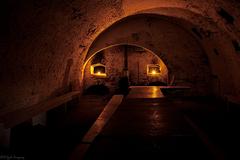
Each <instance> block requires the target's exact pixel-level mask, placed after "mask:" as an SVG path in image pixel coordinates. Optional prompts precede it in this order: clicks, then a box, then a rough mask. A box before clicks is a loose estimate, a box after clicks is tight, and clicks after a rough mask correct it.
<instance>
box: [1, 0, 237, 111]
mask: <svg viewBox="0 0 240 160" xmlns="http://www.w3.org/2000/svg"><path fill="white" fill-rule="evenodd" d="M239 8H240V3H239V2H238V1H236V0H205V1H202V0H198V1H193V0H184V1H179V0H171V1H170V0H134V1H130V0H89V1H87V0H86V1H83V0H71V1H68V0H22V1H19V0H7V1H2V2H1V9H2V11H3V12H4V14H3V16H4V18H3V23H4V24H3V30H1V32H3V34H2V35H3V36H1V42H2V43H1V54H0V90H1V92H0V108H1V109H0V110H1V113H2V114H4V113H6V112H9V111H12V110H16V109H20V108H23V107H29V106H32V105H34V104H36V103H39V102H42V101H44V100H46V99H49V98H52V97H54V96H57V95H59V94H64V93H65V92H67V91H70V90H81V88H80V84H81V83H82V79H81V77H82V76H81V73H82V72H81V71H82V68H83V64H84V60H85V56H86V54H87V52H88V48H89V47H90V46H91V44H92V42H93V41H95V39H96V37H98V35H100V33H101V32H102V31H104V30H106V29H107V28H108V27H109V26H111V24H113V23H114V22H117V21H119V20H121V19H123V18H124V17H128V16H131V15H135V14H145V13H154V14H158V15H164V16H167V17H178V18H180V19H184V20H186V21H189V22H191V23H193V24H194V25H196V29H195V30H197V32H199V34H200V35H201V36H202V37H203V39H205V36H206V37H208V35H209V34H208V33H209V28H210V29H211V27H210V25H211V24H214V25H216V26H217V27H218V28H219V29H218V30H213V31H214V34H215V35H217V36H219V37H220V38H222V37H223V35H227V36H228V38H223V40H222V41H220V40H219V39H218V40H216V39H212V38H208V40H207V41H205V42H201V44H204V43H211V44H213V45H215V46H214V48H216V49H217V51H215V52H214V50H213V48H210V49H209V50H210V53H209V55H210V56H212V57H213V59H217V60H219V61H217V62H216V63H214V64H213V65H212V64H211V65H212V66H211V67H212V68H214V69H216V70H217V69H218V70H222V69H224V68H225V66H227V68H226V69H225V70H224V71H223V72H221V73H218V72H216V73H214V74H215V75H217V76H214V77H219V79H220V80H218V81H221V85H223V84H225V83H227V84H225V87H224V89H222V90H223V92H224V94H226V93H232V94H234V93H235V94H237V93H239V92H240V91H239V88H240V83H239V80H240V74H237V73H238V70H239V66H240V65H239V64H240V57H239V51H238V50H239V49H238V48H239V47H238V46H239V41H240V32H239V29H240V27H239V26H240V19H239V17H240V14H239V13H240V9H239ZM226 13H227V14H226ZM226 15H227V16H226ZM179 26H182V27H183V26H184V25H183V24H180V25H179ZM210 31H212V30H210ZM201 36H200V37H201ZM2 38H3V40H2ZM212 42H213V43H212ZM232 42H234V43H232ZM169 45H171V44H169ZM206 48H207V47H206ZM215 53H219V56H217V55H215ZM193 63H194V62H193ZM225 64H227V65H225ZM226 73H227V75H225V74H226ZM228 80H231V81H234V83H230V82H228ZM226 88H229V89H228V92H227V91H226ZM237 91H238V92H237Z"/></svg>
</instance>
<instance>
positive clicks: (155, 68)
mask: <svg viewBox="0 0 240 160" xmlns="http://www.w3.org/2000/svg"><path fill="white" fill-rule="evenodd" d="M160 74H161V67H160V65H158V64H148V65H147V75H148V76H159V75H160Z"/></svg>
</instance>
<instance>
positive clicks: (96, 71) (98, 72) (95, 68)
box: [90, 63, 107, 77]
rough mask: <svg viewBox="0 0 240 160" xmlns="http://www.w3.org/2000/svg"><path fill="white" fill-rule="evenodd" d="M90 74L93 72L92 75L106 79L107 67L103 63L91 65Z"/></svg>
mask: <svg viewBox="0 0 240 160" xmlns="http://www.w3.org/2000/svg"><path fill="white" fill-rule="evenodd" d="M90 72H91V75H94V76H97V77H106V76H107V73H106V66H105V65H103V64H101V63H97V64H93V65H91V69H90Z"/></svg>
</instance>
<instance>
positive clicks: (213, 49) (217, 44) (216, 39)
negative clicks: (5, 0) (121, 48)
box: [86, 8, 239, 94]
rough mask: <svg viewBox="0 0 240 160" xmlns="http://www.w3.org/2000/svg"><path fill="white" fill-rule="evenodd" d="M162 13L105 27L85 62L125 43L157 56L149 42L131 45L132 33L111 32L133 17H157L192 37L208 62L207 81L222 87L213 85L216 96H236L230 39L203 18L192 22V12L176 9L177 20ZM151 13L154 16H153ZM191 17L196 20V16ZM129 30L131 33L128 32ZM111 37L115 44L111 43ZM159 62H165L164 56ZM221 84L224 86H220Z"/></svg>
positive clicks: (166, 10) (235, 65) (233, 56)
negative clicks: (102, 50)
mask: <svg viewBox="0 0 240 160" xmlns="http://www.w3.org/2000/svg"><path fill="white" fill-rule="evenodd" d="M175 9H176V8H175ZM164 10H165V12H161V14H162V13H163V15H164V16H162V15H159V14H160V13H157V14H155V13H154V12H156V11H155V10H148V11H145V12H148V13H147V14H140V15H139V14H137V15H133V16H130V17H126V18H123V19H121V20H120V21H118V22H116V23H114V24H113V25H112V26H110V27H108V28H107V29H106V30H104V31H103V32H101V34H99V35H98V37H97V38H96V39H95V40H94V41H93V43H92V45H91V46H90V47H89V50H88V52H87V54H86V58H88V57H89V55H91V54H92V53H94V52H95V51H96V50H98V49H99V48H103V47H105V46H107V45H112V44H114V43H121V42H124V41H125V42H127V43H135V44H138V45H141V46H144V47H145V48H151V50H153V52H155V53H159V52H160V50H159V49H158V50H157V49H156V48H154V47H153V46H151V45H152V44H151V42H150V41H149V42H150V43H149V44H148V45H147V46H146V43H145V44H143V43H140V42H134V40H133V39H134V33H131V34H129V35H128V38H125V39H124V38H122V37H121V36H122V35H124V32H119V31H118V32H116V30H115V31H114V29H113V28H114V27H116V26H119V24H121V23H123V22H124V21H129V20H134V18H133V17H138V16H143V15H144V16H145V15H151V16H158V17H161V19H162V20H164V21H168V22H169V23H172V24H174V25H175V26H178V27H179V28H181V29H182V30H185V31H186V33H187V34H189V35H191V36H192V38H193V39H194V41H195V42H197V43H198V45H199V46H200V48H201V50H202V51H203V52H205V53H206V55H207V57H208V60H209V65H210V68H211V71H212V73H211V74H209V77H210V79H211V78H212V79H213V81H216V82H217V83H220V86H221V87H220V88H219V87H218V86H219V84H216V86H215V88H214V90H215V92H218V93H216V94H221V92H224V93H232V92H236V90H232V89H230V88H236V87H235V85H236V81H237V79H238V78H239V77H237V75H235V74H234V73H232V72H226V71H227V70H231V69H232V68H234V70H235V69H236V67H237V66H238V64H237V62H236V60H235V62H233V63H232V60H233V59H234V58H236V55H235V52H234V49H233V46H232V44H231V38H230V37H229V36H228V35H227V34H225V33H224V32H223V31H222V30H220V29H219V28H217V26H215V25H214V23H212V22H211V20H209V19H206V18H203V17H202V16H200V18H199V19H198V18H191V14H190V13H191V11H186V10H182V9H178V10H179V11H178V12H177V13H181V14H179V15H178V16H177V15H174V14H172V15H171V16H176V17H177V18H176V17H171V16H170V17H169V16H167V15H168V14H169V13H174V12H169V8H164ZM158 11H159V10H158ZM139 13H140V12H139ZM149 13H151V14H149ZM152 13H154V15H153V14H152ZM192 15H193V14H192ZM194 16H196V14H195V15H194ZM129 30H132V31H133V30H134V29H133V28H132V29H131V28H130V29H129ZM109 32H112V35H111V34H109ZM146 34H147V33H146ZM116 35H117V36H116ZM118 36H120V37H118ZM131 36H132V37H131ZM151 36H152V35H151V34H150V36H148V37H147V36H146V35H145V39H146V40H149V39H151ZM176 36H177V34H176ZM110 37H111V38H112V40H114V41H111V40H110V39H111V38H110ZM109 38H110V39H109ZM136 39H137V36H135V41H137V40H136ZM109 40H110V41H109ZM99 42H102V45H99ZM98 45H99V46H98ZM226 51H227V52H226ZM165 53H166V52H165ZM161 58H162V59H163V60H164V56H163V57H161ZM164 61H166V62H168V60H167V59H165V60H164ZM226 62H227V63H226ZM169 63H170V62H169ZM221 64H225V65H224V66H223V65H221ZM170 65H171V63H170ZM230 68H231V69H230ZM226 74H227V75H226ZM216 75H217V76H216ZM233 76H235V77H234V78H232V79H231V80H229V79H228V77H233ZM216 77H217V78H216ZM215 78H216V79H215ZM214 79H215V80H214ZM211 81H212V80H211ZM223 82H224V83H225V84H223ZM229 86H230V88H229Z"/></svg>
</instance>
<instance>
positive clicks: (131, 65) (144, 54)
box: [82, 43, 169, 91]
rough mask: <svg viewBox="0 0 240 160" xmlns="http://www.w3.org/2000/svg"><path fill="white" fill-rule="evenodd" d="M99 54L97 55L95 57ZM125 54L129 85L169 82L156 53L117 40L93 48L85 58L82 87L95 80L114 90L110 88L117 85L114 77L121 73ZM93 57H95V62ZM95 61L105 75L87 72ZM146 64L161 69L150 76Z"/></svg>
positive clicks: (166, 69)
mask: <svg viewBox="0 0 240 160" xmlns="http://www.w3.org/2000/svg"><path fill="white" fill-rule="evenodd" d="M124 53H127V55H124ZM100 54H101V56H99V55H100ZM125 56H127V57H128V58H127V63H128V65H127V66H128V71H129V82H130V85H151V84H157V85H167V84H168V83H169V77H168V72H169V69H168V67H167V66H166V64H165V63H164V62H163V61H162V59H161V58H160V57H159V56H158V55H157V54H155V53H154V52H152V51H151V50H149V49H147V48H144V47H142V46H139V45H136V44H129V43H120V44H114V45H110V46H107V47H105V48H102V49H100V50H98V51H96V52H95V53H94V54H93V55H92V56H91V57H89V58H88V59H87V60H86V61H85V63H84V67H83V69H82V75H83V82H84V89H85V90H86V89H87V88H89V87H91V86H93V85H96V84H97V83H98V84H104V85H106V86H107V87H108V88H110V90H111V91H114V89H116V88H117V87H118V79H120V78H121V77H122V76H123V73H124V72H123V71H124V68H125V67H124V63H125V62H124V57H125ZM96 58H98V60H97V61H96ZM99 59H101V60H99ZM125 60H126V59H125ZM96 63H97V64H102V65H104V66H105V67H106V70H107V72H106V76H105V77H103V76H101V75H94V74H90V73H91V72H90V70H91V66H94V65H95V64H96ZM139 63H140V64H139ZM136 64H138V65H136ZM149 65H157V66H159V69H160V70H161V71H160V73H159V74H158V73H156V74H154V75H151V73H150V75H149V74H148V68H149Z"/></svg>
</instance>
